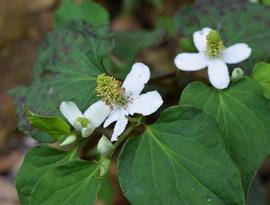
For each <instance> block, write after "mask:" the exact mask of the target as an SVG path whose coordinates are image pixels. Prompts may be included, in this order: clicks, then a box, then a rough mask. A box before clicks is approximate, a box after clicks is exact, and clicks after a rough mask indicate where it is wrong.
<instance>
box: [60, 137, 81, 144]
mask: <svg viewBox="0 0 270 205" xmlns="http://www.w3.org/2000/svg"><path fill="white" fill-rule="evenodd" d="M76 139H77V137H76V136H75V135H70V136H68V137H67V138H66V139H65V140H64V141H63V142H62V143H61V144H60V146H67V145H70V144H72V143H73V142H75V141H76Z"/></svg>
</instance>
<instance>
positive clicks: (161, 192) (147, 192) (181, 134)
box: [118, 106, 244, 205]
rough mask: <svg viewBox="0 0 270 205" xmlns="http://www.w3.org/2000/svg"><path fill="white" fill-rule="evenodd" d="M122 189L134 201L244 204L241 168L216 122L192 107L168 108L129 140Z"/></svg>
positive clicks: (140, 204) (123, 155)
mask: <svg viewBox="0 0 270 205" xmlns="http://www.w3.org/2000/svg"><path fill="white" fill-rule="evenodd" d="M118 173H119V181H120V184H121V187H122V190H123V193H124V194H125V196H126V197H127V198H128V200H129V201H130V202H131V204H133V205H149V204H159V205H169V204H177V205H187V204H192V205H208V204H213V205H225V204H226V205H243V204H244V192H243V189H242V185H241V177H240V172H239V170H238V168H237V167H236V165H235V164H234V163H233V161H232V160H231V158H230V156H229V155H228V153H227V152H226V149H225V145H224V141H223V139H222V136H221V132H220V130H219V129H218V127H217V125H216V123H215V121H214V120H213V119H212V118H211V117H210V116H208V115H206V114H204V113H203V112H202V111H200V110H197V109H195V108H192V107H191V106H175V107H172V108H169V109H167V110H165V111H164V112H163V113H162V115H161V117H160V119H159V120H158V121H157V122H156V123H154V124H153V125H151V126H149V127H146V130H145V132H144V134H142V135H141V136H136V137H133V138H130V139H129V140H128V141H127V142H126V144H125V145H124V147H123V149H122V152H121V154H120V157H119V161H118Z"/></svg>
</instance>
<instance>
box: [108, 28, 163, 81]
mask: <svg viewBox="0 0 270 205" xmlns="http://www.w3.org/2000/svg"><path fill="white" fill-rule="evenodd" d="M163 36H164V30H163V29H162V28H157V29H155V30H153V31H146V30H134V31H122V32H117V33H115V48H114V50H113V54H114V55H115V57H116V58H117V59H118V60H120V61H121V62H123V65H122V67H121V68H120V69H118V70H112V71H111V73H114V74H116V75H117V76H118V77H119V78H123V77H124V76H126V74H127V73H128V72H129V70H130V69H131V66H132V64H133V63H134V60H135V58H136V55H137V54H138V53H139V52H140V51H141V50H143V49H145V48H149V47H153V46H156V45H158V44H159V43H160V42H161V41H162V39H163ZM138 39H140V40H139V41H138ZM134 42H136V43H134Z"/></svg>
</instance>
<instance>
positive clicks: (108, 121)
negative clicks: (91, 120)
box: [103, 108, 121, 128]
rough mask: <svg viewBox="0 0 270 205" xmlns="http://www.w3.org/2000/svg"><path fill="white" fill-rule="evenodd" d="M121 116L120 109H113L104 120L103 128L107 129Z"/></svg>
mask: <svg viewBox="0 0 270 205" xmlns="http://www.w3.org/2000/svg"><path fill="white" fill-rule="evenodd" d="M120 114H121V109H119V108H114V109H113V111H112V112H111V113H110V115H109V117H108V118H107V119H106V120H105V122H104V124H103V127H104V128H105V127H108V126H109V125H110V124H112V123H113V122H115V121H116V120H117V119H118V118H119V116H120Z"/></svg>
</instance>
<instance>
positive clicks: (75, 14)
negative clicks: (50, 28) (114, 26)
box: [54, 0, 109, 26]
mask: <svg viewBox="0 0 270 205" xmlns="http://www.w3.org/2000/svg"><path fill="white" fill-rule="evenodd" d="M54 18H55V24H56V26H61V25H64V23H66V22H67V21H70V20H75V19H77V20H84V21H86V22H88V23H90V24H91V25H93V26H97V25H107V24H109V15H108V13H107V11H106V10H105V9H104V8H103V7H102V6H101V5H99V4H97V3H95V2H94V1H92V0H83V2H82V3H80V4H76V3H75V1H74V0H61V4H60V6H59V8H58V9H57V10H56V12H55V14H54Z"/></svg>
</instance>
